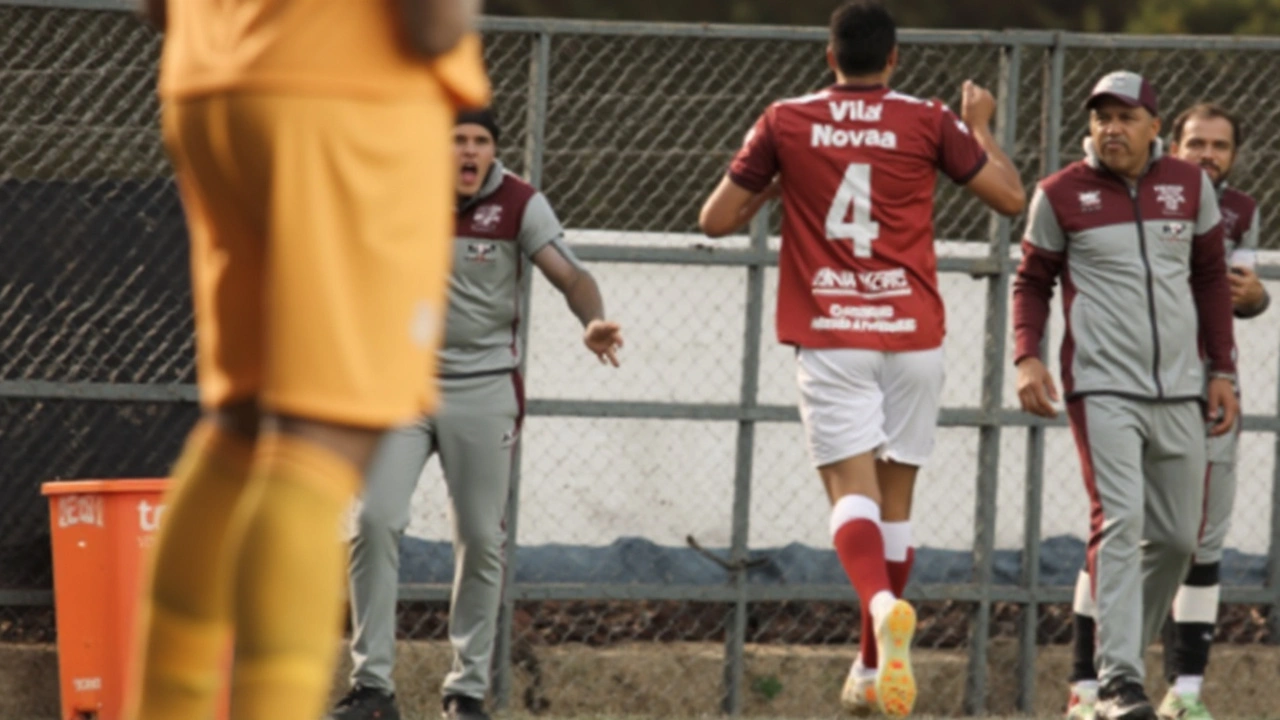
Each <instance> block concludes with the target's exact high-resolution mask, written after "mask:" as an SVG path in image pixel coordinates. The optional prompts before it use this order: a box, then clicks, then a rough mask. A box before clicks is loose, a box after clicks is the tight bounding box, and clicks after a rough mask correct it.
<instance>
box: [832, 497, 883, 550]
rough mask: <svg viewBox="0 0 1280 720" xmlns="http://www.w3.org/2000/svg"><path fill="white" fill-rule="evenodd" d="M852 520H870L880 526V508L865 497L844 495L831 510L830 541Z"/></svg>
mask: <svg viewBox="0 0 1280 720" xmlns="http://www.w3.org/2000/svg"><path fill="white" fill-rule="evenodd" d="M854 520H870V521H871V522H873V523H875V524H876V525H877V526H878V525H879V524H880V506H879V505H877V504H876V501H875V500H872V499H871V498H869V497H867V496H866V495H845V496H844V497H842V498H840V499H839V500H837V501H836V504H835V506H834V507H832V508H831V539H832V540H833V541H834V540H835V539H836V533H837V532H839V531H840V528H841V527H843V526H844V524H845V523H848V522H852V521H854Z"/></svg>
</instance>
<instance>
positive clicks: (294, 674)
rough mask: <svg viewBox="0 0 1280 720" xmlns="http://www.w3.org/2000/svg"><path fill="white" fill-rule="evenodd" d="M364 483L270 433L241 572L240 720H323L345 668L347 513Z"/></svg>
mask: <svg viewBox="0 0 1280 720" xmlns="http://www.w3.org/2000/svg"><path fill="white" fill-rule="evenodd" d="M358 483H359V474H358V472H357V470H356V468H355V467H354V466H353V465H351V463H349V462H347V461H346V460H345V459H344V458H342V457H341V456H339V455H337V454H336V453H333V452H330V451H329V450H326V449H324V448H322V447H320V446H318V445H315V444H313V443H311V442H308V441H305V440H301V439H298V438H294V437H290V436H287V435H276V434H272V435H265V436H263V437H262V438H261V439H260V440H259V444H258V448H257V452H256V454H255V457H254V469H253V484H254V487H253V489H252V490H251V493H252V497H251V498H250V501H251V502H253V503H255V505H254V507H253V509H252V511H251V512H248V513H246V514H245V515H243V516H239V517H238V518H237V522H241V521H242V519H243V522H244V523H245V525H244V534H243V536H241V539H242V544H241V545H240V551H239V555H238V558H237V574H236V597H235V617H236V663H235V669H234V670H233V672H232V686H231V703H232V707H231V715H232V717H234V718H236V720H267V719H268V718H269V719H270V720H295V719H296V720H315V719H316V718H318V717H320V716H321V715H322V714H323V712H324V706H325V702H326V700H327V699H328V693H329V687H330V684H331V682H332V681H333V672H334V666H335V664H336V663H337V651H338V640H339V639H340V637H341V632H342V622H343V600H344V597H345V589H346V577H347V576H346V572H345V571H346V561H347V550H346V544H345V542H344V540H343V538H342V536H341V534H340V529H341V522H342V518H343V516H344V514H345V513H346V512H347V510H348V508H349V507H350V504H351V501H352V500H353V499H354V497H355V493H356V488H357V485H358Z"/></svg>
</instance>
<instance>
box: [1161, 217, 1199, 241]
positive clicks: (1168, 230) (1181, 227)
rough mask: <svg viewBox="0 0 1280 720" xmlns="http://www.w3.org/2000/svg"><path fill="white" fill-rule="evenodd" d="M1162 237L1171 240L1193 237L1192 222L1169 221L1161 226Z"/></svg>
mask: <svg viewBox="0 0 1280 720" xmlns="http://www.w3.org/2000/svg"><path fill="white" fill-rule="evenodd" d="M1160 237H1161V239H1163V240H1168V241H1170V242H1180V241H1184V240H1190V239H1191V224H1190V223H1184V222H1167V223H1165V224H1164V225H1161V226H1160Z"/></svg>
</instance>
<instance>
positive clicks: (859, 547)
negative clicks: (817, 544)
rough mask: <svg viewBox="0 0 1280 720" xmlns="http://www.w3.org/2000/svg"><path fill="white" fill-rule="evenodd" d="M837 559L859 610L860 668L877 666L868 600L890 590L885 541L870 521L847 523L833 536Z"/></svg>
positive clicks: (878, 528)
mask: <svg viewBox="0 0 1280 720" xmlns="http://www.w3.org/2000/svg"><path fill="white" fill-rule="evenodd" d="M835 546H836V555H837V556H838V557H839V558H840V564H841V565H842V566H844V572H845V574H846V575H848V576H849V582H850V583H851V584H852V585H853V589H854V590H855V591H856V592H857V593H858V601H859V604H860V605H861V606H862V637H861V650H862V664H863V666H864V667H869V668H871V667H875V666H876V660H877V658H876V647H875V646H876V641H875V627H874V624H873V623H872V620H871V598H873V597H875V596H876V593H879V592H881V591H884V590H889V589H890V583H889V572H888V568H887V566H886V563H885V560H884V538H883V537H882V536H881V535H880V526H879V525H877V524H876V523H875V521H873V520H867V519H857V520H850V521H849V522H846V523H845V524H844V525H841V526H840V529H839V530H837V531H836V535H835Z"/></svg>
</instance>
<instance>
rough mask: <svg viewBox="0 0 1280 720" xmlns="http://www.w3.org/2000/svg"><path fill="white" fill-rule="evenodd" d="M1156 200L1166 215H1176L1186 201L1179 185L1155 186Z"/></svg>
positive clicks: (1182, 189)
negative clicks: (1162, 206)
mask: <svg viewBox="0 0 1280 720" xmlns="http://www.w3.org/2000/svg"><path fill="white" fill-rule="evenodd" d="M1156 200H1158V201H1159V202H1160V203H1161V204H1163V205H1164V211H1165V212H1166V213H1170V214H1172V213H1176V212H1178V208H1180V207H1182V203H1184V202H1186V201H1187V198H1186V196H1185V193H1184V188H1183V187H1182V186H1181V185H1156Z"/></svg>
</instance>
